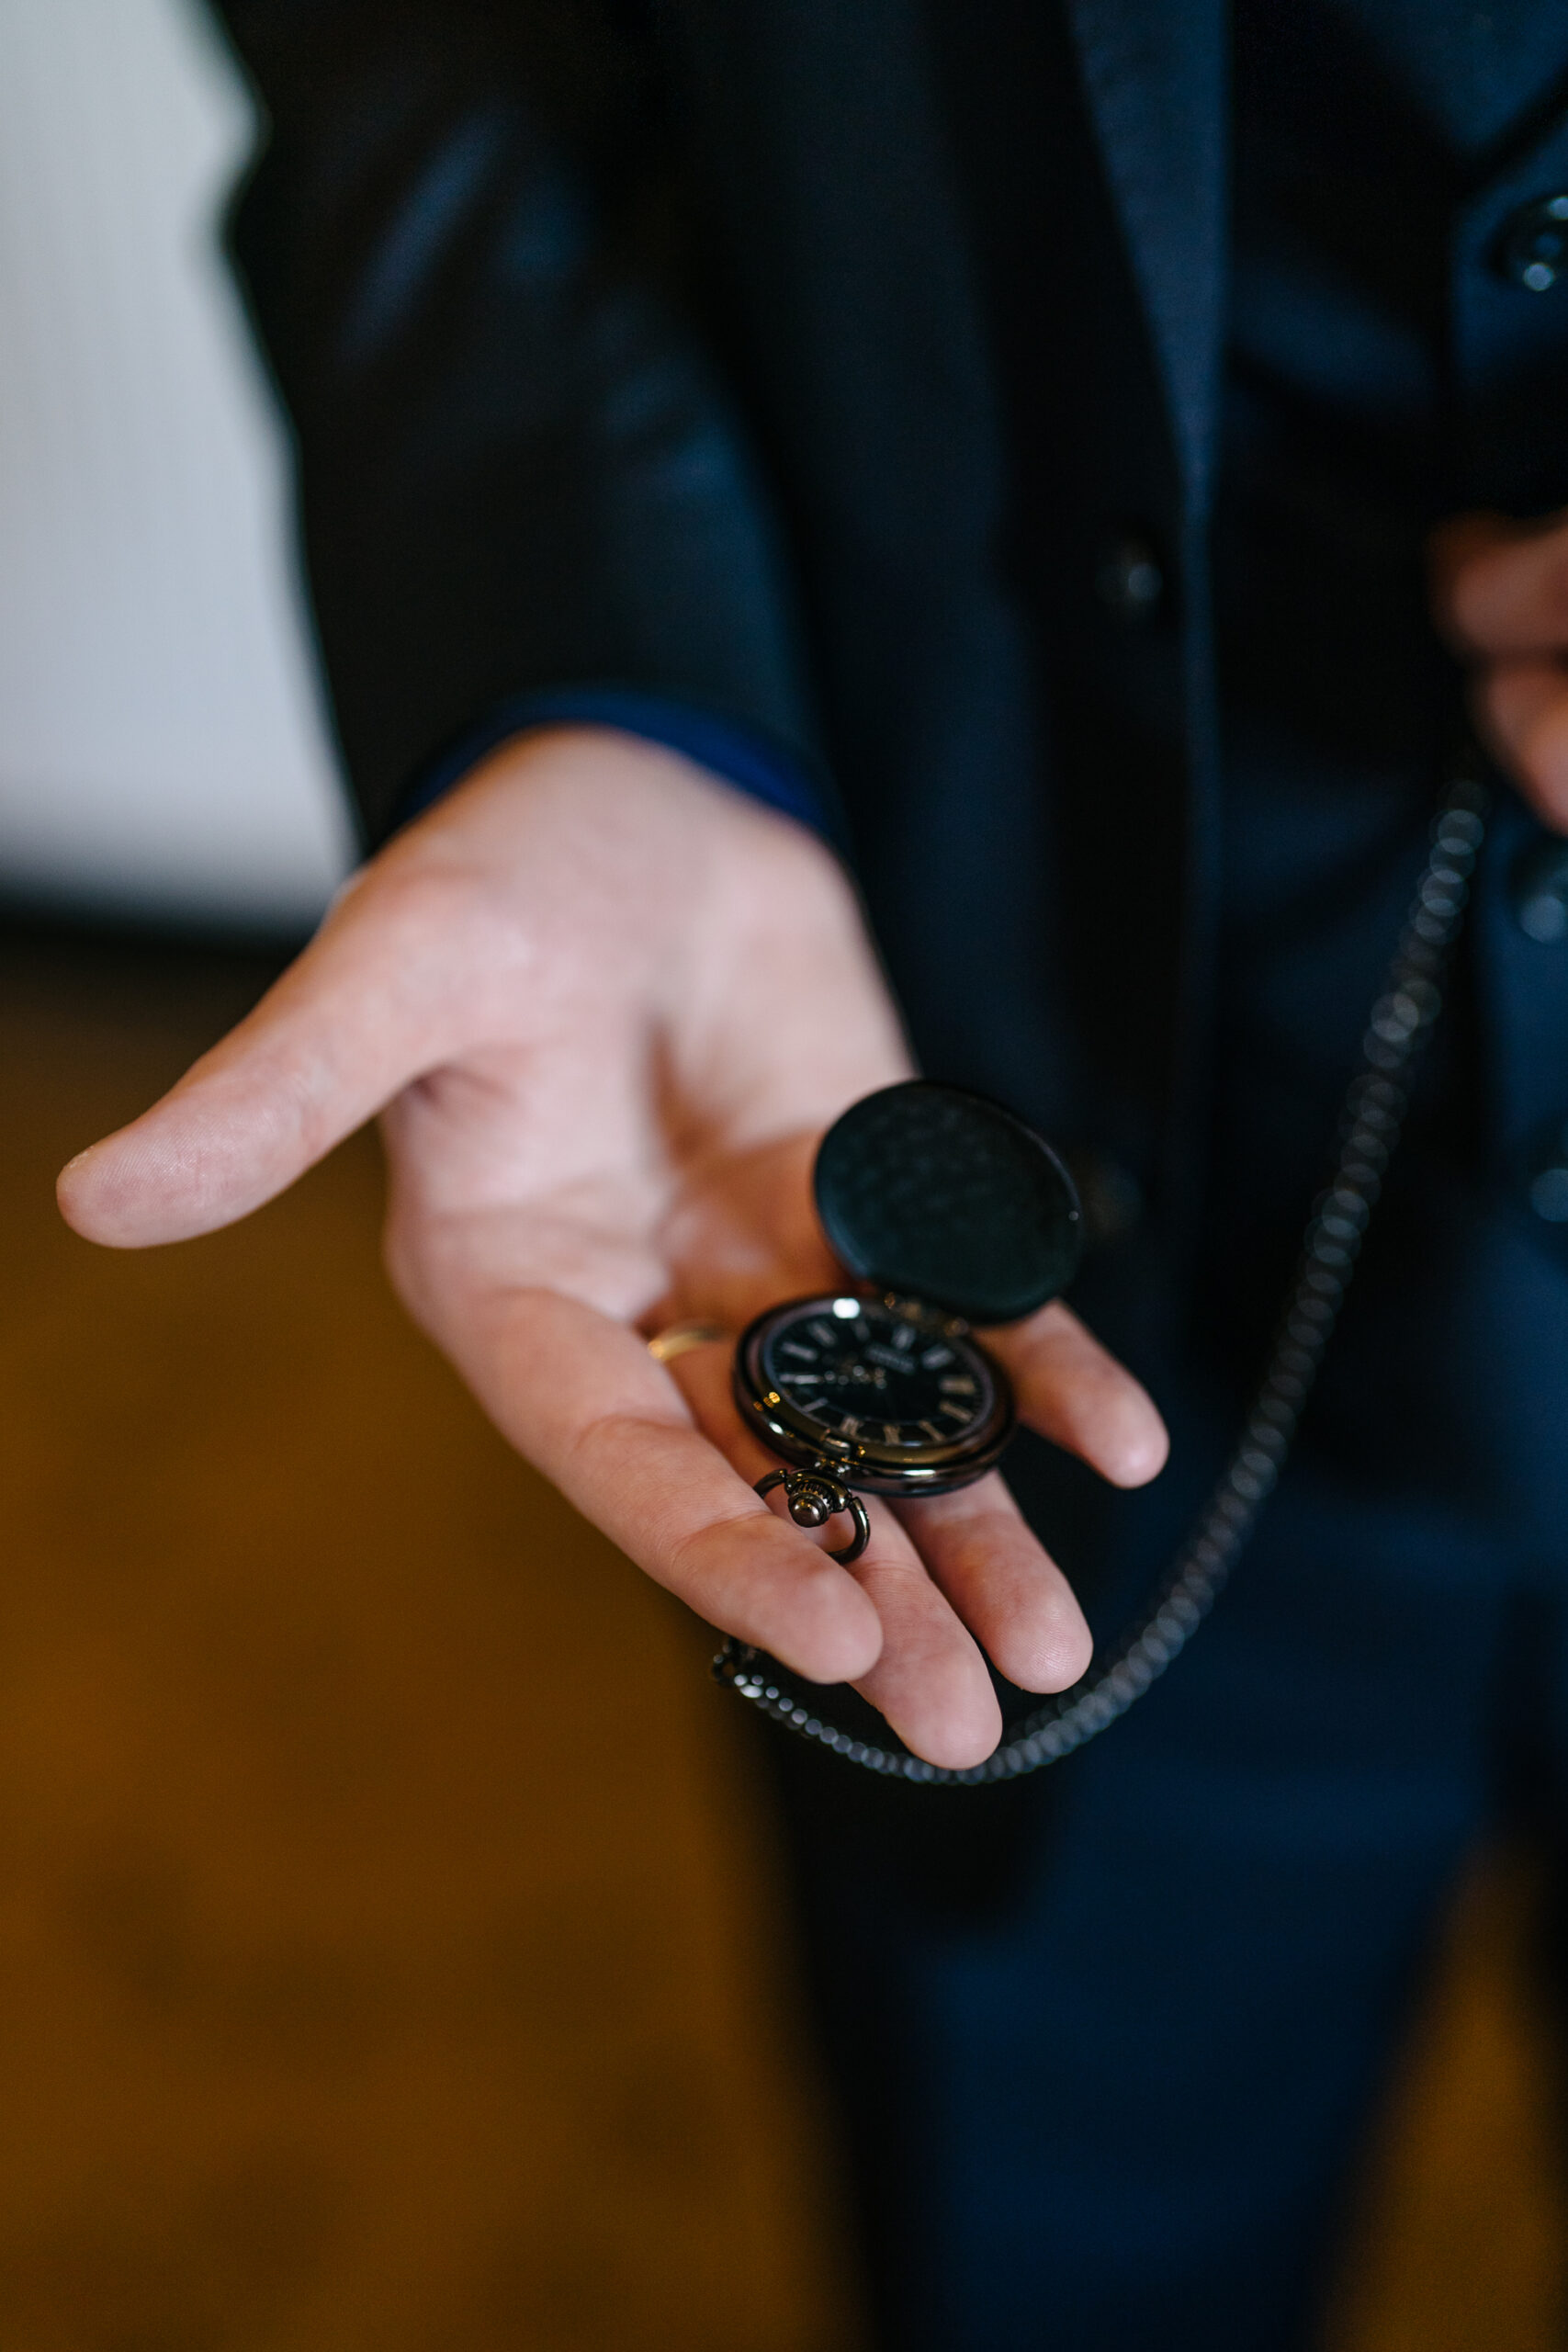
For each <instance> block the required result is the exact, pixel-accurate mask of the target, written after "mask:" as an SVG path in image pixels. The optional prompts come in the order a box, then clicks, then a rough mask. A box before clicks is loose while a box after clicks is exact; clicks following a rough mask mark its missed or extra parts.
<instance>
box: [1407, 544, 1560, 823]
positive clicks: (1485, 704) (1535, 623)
mask: <svg viewBox="0 0 1568 2352" xmlns="http://www.w3.org/2000/svg"><path fill="white" fill-rule="evenodd" d="M1432 577H1433V602H1434V606H1435V610H1436V613H1437V618H1438V627H1439V628H1441V629H1442V630H1443V632H1444V634H1445V635H1446V636H1447V638H1448V639H1449V641H1450V644H1451V645H1452V646H1453V647H1454V648H1455V650H1456V651H1458V652H1459V653H1460V654H1461V656H1463V657H1464V658H1465V659H1466V660H1467V661H1470V662H1473V663H1474V664H1475V685H1474V694H1473V701H1474V707H1475V717H1476V723H1477V726H1478V727H1479V729H1480V730H1481V733H1482V736H1483V739H1484V741H1485V742H1486V744H1487V747H1488V749H1489V750H1490V751H1491V752H1493V753H1494V754H1495V757H1496V759H1497V760H1498V761H1499V762H1500V763H1501V764H1502V765H1503V766H1504V767H1505V768H1506V769H1507V771H1508V773H1509V775H1512V776H1513V777H1514V779H1515V781H1516V782H1517V785H1518V786H1519V789H1520V791H1521V792H1522V793H1523V794H1524V796H1525V797H1526V799H1527V800H1528V801H1529V803H1530V805H1531V807H1532V808H1533V809H1535V812H1536V814H1537V815H1538V816H1539V817H1540V819H1541V820H1542V821H1543V822H1544V823H1546V824H1548V825H1551V826H1552V827H1554V828H1555V830H1556V831H1558V832H1564V833H1568V516H1564V515H1556V516H1554V517H1552V518H1551V520H1550V521H1548V522H1545V523H1514V522H1510V521H1509V520H1508V519H1507V517H1506V515H1459V516H1458V517H1457V518H1456V519H1455V520H1454V521H1453V522H1451V523H1447V524H1445V525H1444V526H1443V527H1442V529H1441V530H1439V531H1438V532H1437V533H1436V534H1435V535H1434V537H1433V540H1432Z"/></svg>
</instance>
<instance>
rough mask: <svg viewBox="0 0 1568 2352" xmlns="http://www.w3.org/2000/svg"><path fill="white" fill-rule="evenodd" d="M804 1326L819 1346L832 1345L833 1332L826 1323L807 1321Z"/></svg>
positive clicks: (828, 1346) (827, 1346)
mask: <svg viewBox="0 0 1568 2352" xmlns="http://www.w3.org/2000/svg"><path fill="white" fill-rule="evenodd" d="M806 1328H807V1330H808V1331H809V1332H810V1334H811V1336H812V1338H813V1339H814V1340H816V1342H817V1344H818V1347H819V1348H830V1347H831V1346H832V1344H833V1333H832V1332H831V1331H829V1329H828V1326H827V1325H826V1323H808V1324H807V1327H806Z"/></svg>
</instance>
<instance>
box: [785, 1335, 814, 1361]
mask: <svg viewBox="0 0 1568 2352" xmlns="http://www.w3.org/2000/svg"><path fill="white" fill-rule="evenodd" d="M779 1353H780V1355H781V1356H799V1357H800V1358H801V1359H802V1360H803V1362H805V1363H816V1361H817V1351H816V1349H815V1348H803V1347H802V1346H801V1344H800V1341H799V1340H780V1341H779Z"/></svg>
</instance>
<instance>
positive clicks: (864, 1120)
mask: <svg viewBox="0 0 1568 2352" xmlns="http://www.w3.org/2000/svg"><path fill="white" fill-rule="evenodd" d="M812 1182H813V1188H814V1190H815V1193H816V1196H817V1213H818V1216H819V1217H820V1218H821V1220H822V1228H823V1231H824V1232H825V1233H826V1235H827V1237H828V1239H829V1243H830V1245H831V1247H832V1249H833V1250H834V1251H835V1253H836V1254H837V1256H838V1257H839V1259H840V1261H841V1262H842V1264H843V1265H844V1266H845V1267H846V1268H847V1269H848V1271H849V1272H851V1273H852V1274H857V1275H859V1276H861V1277H862V1278H863V1279H864V1280H867V1281H871V1282H874V1283H879V1284H881V1285H882V1286H883V1287H884V1288H886V1289H887V1290H891V1291H898V1292H902V1293H905V1294H907V1295H910V1296H912V1297H915V1298H921V1299H926V1300H929V1301H930V1303H931V1305H932V1306H941V1307H945V1308H946V1310H947V1311H948V1313H949V1314H951V1315H962V1316H963V1317H964V1320H965V1321H966V1322H971V1323H1012V1322H1016V1321H1017V1320H1018V1318H1019V1317H1021V1316H1023V1315H1032V1313H1033V1312H1034V1309H1035V1308H1036V1307H1037V1306H1044V1304H1045V1302H1046V1300H1047V1299H1049V1298H1055V1295H1056V1294H1057V1292H1058V1291H1060V1290H1062V1289H1064V1288H1065V1287H1066V1284H1067V1283H1069V1282H1070V1281H1071V1280H1072V1278H1073V1274H1074V1272H1076V1270H1077V1262H1078V1257H1079V1253H1080V1250H1081V1249H1082V1237H1083V1211H1082V1209H1081V1208H1080V1207H1079V1205H1078V1196H1077V1191H1076V1190H1075V1188H1074V1184H1073V1180H1072V1178H1071V1177H1070V1176H1069V1175H1068V1173H1067V1171H1066V1169H1065V1168H1064V1167H1063V1165H1062V1163H1061V1161H1060V1160H1059V1159H1057V1157H1056V1155H1055V1152H1054V1151H1053V1150H1052V1148H1051V1147H1050V1145H1049V1144H1048V1143H1046V1142H1045V1141H1044V1139H1043V1137H1042V1136H1037V1135H1036V1134H1035V1132H1034V1130H1033V1128H1032V1127H1028V1126H1025V1125H1024V1123H1023V1121H1022V1120H1021V1119H1018V1118H1015V1117H1014V1116H1013V1114H1012V1113H1011V1112H1010V1111H1004V1110H1003V1108H1002V1106H1001V1104H1000V1103H992V1102H989V1101H987V1098H986V1096H985V1095H983V1094H971V1093H969V1092H968V1091H966V1090H965V1089H964V1088H963V1087H960V1086H941V1085H938V1084H936V1083H935V1082H934V1081H933V1080H929V1079H919V1078H915V1079H908V1080H905V1081H904V1083H903V1084H902V1085H898V1086H885V1087H883V1088H882V1089H881V1090H880V1091H878V1092H877V1093H875V1094H867V1095H865V1096H863V1098H862V1100H861V1101H860V1102H858V1103H852V1104H851V1105H850V1108H849V1109H848V1110H847V1111H846V1112H845V1113H844V1114H843V1116H842V1117H841V1118H840V1119H838V1120H836V1121H835V1123H834V1124H833V1125H832V1126H830V1127H829V1130H828V1132H827V1134H826V1135H825V1136H823V1138H822V1144H821V1148H820V1149H819V1150H818V1154H817V1165H816V1169H815V1171H814V1174H813V1178H812Z"/></svg>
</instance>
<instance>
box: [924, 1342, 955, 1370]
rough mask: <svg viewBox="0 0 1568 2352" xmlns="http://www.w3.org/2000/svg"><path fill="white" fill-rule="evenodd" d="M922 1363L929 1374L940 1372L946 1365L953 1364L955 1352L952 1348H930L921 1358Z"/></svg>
mask: <svg viewBox="0 0 1568 2352" xmlns="http://www.w3.org/2000/svg"><path fill="white" fill-rule="evenodd" d="M920 1362H921V1363H923V1364H924V1366H925V1368H926V1370H927V1371H928V1372H940V1371H941V1370H942V1365H943V1364H944V1363H952V1362H953V1350H952V1349H951V1348H928V1349H927V1350H926V1351H925V1354H924V1355H923V1356H922V1357H921V1358H920Z"/></svg>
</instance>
